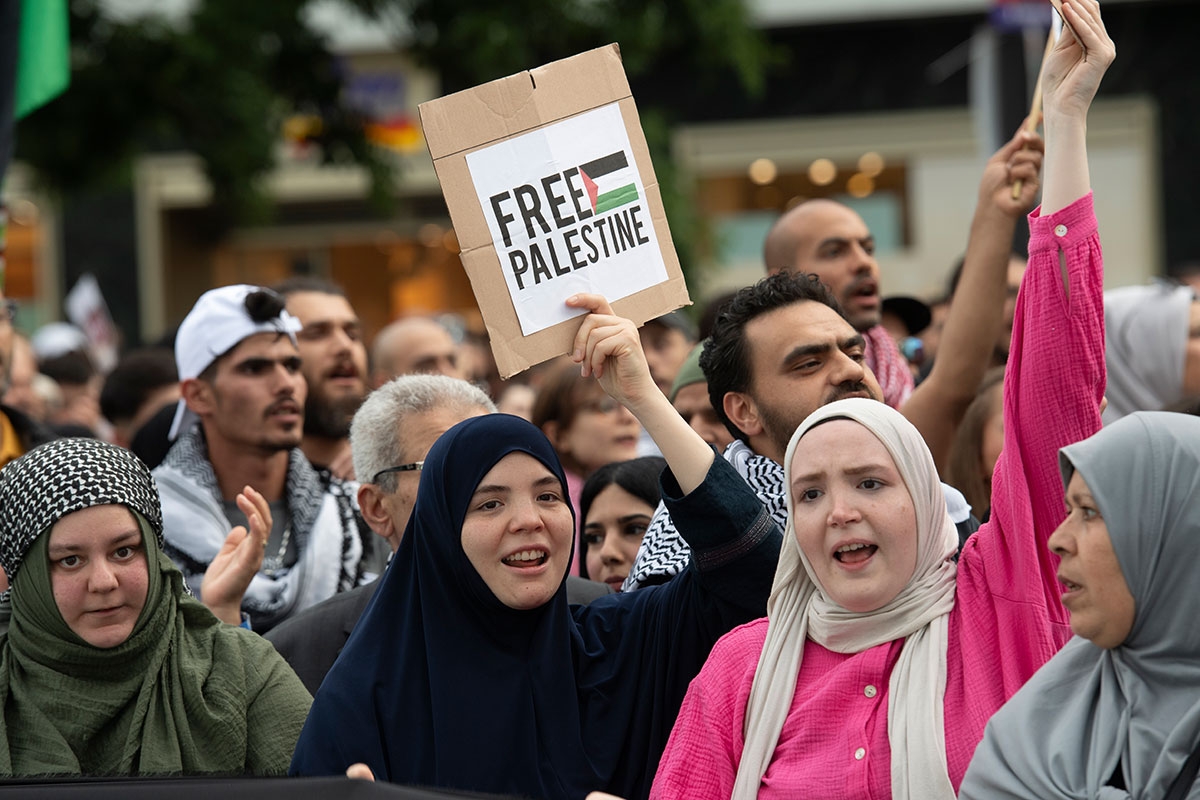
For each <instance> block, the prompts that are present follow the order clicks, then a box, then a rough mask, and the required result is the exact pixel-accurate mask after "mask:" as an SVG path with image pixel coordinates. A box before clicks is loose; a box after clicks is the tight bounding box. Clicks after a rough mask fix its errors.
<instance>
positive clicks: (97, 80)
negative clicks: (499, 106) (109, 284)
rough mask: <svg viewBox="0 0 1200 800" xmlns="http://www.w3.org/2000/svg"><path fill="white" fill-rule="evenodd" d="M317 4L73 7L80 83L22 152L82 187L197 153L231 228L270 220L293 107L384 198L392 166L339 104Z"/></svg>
mask: <svg viewBox="0 0 1200 800" xmlns="http://www.w3.org/2000/svg"><path fill="white" fill-rule="evenodd" d="M308 2H309V0H269V2H259V1H258V0H254V1H253V2H246V1H245V0H201V2H199V3H197V4H196V7H195V9H194V11H193V12H192V14H191V16H190V17H189V18H188V19H187V20H186V21H185V22H184V24H182V25H180V24H171V23H168V22H167V21H165V20H162V19H159V18H153V17H150V18H140V19H137V20H134V21H129V22H117V21H113V20H110V19H107V18H105V17H104V16H103V15H102V14H101V13H100V11H99V9H98V8H97V5H96V3H95V2H90V1H85V2H81V1H80V0H76V2H73V3H72V4H71V47H72V69H71V85H70V88H69V89H68V90H67V92H66V93H65V94H64V95H62V96H61V97H59V98H58V99H57V100H55V101H53V102H51V103H49V104H48V105H46V106H44V107H43V108H41V109H40V110H38V111H36V112H34V113H33V114H31V115H30V116H29V117H27V118H26V119H24V120H22V122H21V123H20V125H19V126H18V128H17V157H18V158H20V159H22V160H23V161H26V162H27V163H30V164H31V165H33V166H34V167H36V168H37V170H38V172H39V175H40V176H41V178H42V179H43V180H44V181H46V183H48V184H49V186H50V187H52V188H54V189H56V190H58V191H62V192H72V191H76V190H81V189H85V188H89V187H94V186H97V185H101V186H103V185H115V184H120V183H122V182H125V181H127V180H128V177H129V174H130V173H129V166H130V161H131V158H132V157H133V156H134V155H135V154H137V153H141V152H146V151H155V150H187V151H190V152H193V153H195V154H197V155H198V156H199V157H200V158H201V159H202V161H203V163H204V166H205V170H206V172H207V174H208V177H209V179H210V181H211V183H212V186H213V190H214V203H215V205H216V207H217V209H218V211H219V212H220V214H221V215H222V217H223V219H224V220H225V222H226V223H228V224H233V223H238V222H243V223H244V222H255V221H260V220H262V219H264V218H265V217H267V216H268V215H269V212H270V203H269V201H268V200H267V198H266V197H265V195H264V194H263V193H262V192H261V191H260V187H259V182H260V181H261V179H262V177H263V176H264V175H265V174H266V173H267V172H268V171H269V170H270V169H271V168H272V167H273V166H274V163H275V149H276V147H277V146H278V144H279V141H280V138H281V126H282V123H283V121H284V119H286V118H287V117H288V116H290V115H293V114H309V115H313V116H315V117H318V118H319V119H320V121H321V122H320V124H319V125H317V126H314V131H313V134H312V137H311V139H312V142H313V143H314V144H315V145H317V146H318V147H319V152H320V153H321V156H322V158H323V159H324V160H325V161H327V162H338V163H357V164H360V165H363V166H365V167H366V168H367V169H368V170H369V171H370V173H371V176H372V186H373V189H372V196H373V199H374V200H375V201H376V203H377V207H380V208H384V207H386V204H387V202H388V198H389V197H390V189H389V187H390V185H391V180H392V174H391V167H390V166H389V163H388V162H387V161H386V160H385V159H383V158H381V157H380V156H379V155H378V154H377V153H376V152H375V151H374V149H373V148H372V147H371V146H370V145H369V144H368V142H367V141H366V138H365V136H364V134H363V121H362V120H361V119H360V117H359V116H358V115H357V114H356V113H355V112H354V111H352V110H350V109H348V108H346V107H345V106H343V105H342V103H341V100H340V95H341V88H342V76H341V73H340V68H339V64H338V62H337V59H336V58H335V56H334V55H333V54H331V53H330V52H329V50H328V47H327V44H326V42H325V41H324V39H323V38H322V37H321V36H320V35H319V34H317V33H314V32H313V31H312V30H310V29H309V28H308V27H307V26H306V25H305V23H304V21H303V19H302V16H301V12H302V10H303V9H304V7H305V6H306V5H307V4H308Z"/></svg>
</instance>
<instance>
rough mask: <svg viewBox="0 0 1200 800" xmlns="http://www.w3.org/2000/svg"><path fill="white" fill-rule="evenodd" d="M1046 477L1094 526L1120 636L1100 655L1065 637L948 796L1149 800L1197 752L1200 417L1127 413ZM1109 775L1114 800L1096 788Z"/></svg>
mask: <svg viewBox="0 0 1200 800" xmlns="http://www.w3.org/2000/svg"><path fill="white" fill-rule="evenodd" d="M1059 466H1060V468H1061V470H1062V474H1063V482H1064V483H1065V482H1066V481H1068V480H1069V479H1070V477H1071V475H1072V473H1073V472H1074V471H1075V470H1078V471H1079V473H1080V474H1081V475H1082V476H1083V479H1084V481H1085V482H1086V483H1087V485H1088V488H1089V489H1091V493H1092V496H1093V497H1094V498H1095V500H1096V504H1097V505H1098V506H1099V509H1100V512H1101V514H1102V515H1103V516H1104V520H1105V523H1106V524H1107V527H1108V532H1109V536H1110V538H1111V539H1112V544H1113V550H1114V552H1115V553H1116V556H1117V561H1118V562H1119V563H1120V565H1121V571H1122V572H1123V573H1124V575H1125V582H1126V583H1127V584H1128V586H1129V591H1130V593H1131V594H1132V595H1133V598H1134V603H1135V613H1134V622H1133V628H1132V629H1131V630H1130V633H1129V637H1128V638H1127V639H1126V640H1125V641H1124V643H1122V644H1121V645H1120V646H1119V647H1116V648H1113V649H1112V650H1104V649H1102V648H1099V647H1096V646H1095V645H1093V644H1092V643H1091V642H1089V641H1087V640H1086V639H1081V638H1079V637H1075V638H1073V639H1071V641H1069V642H1068V643H1067V645H1066V646H1065V647H1064V648H1063V649H1062V651H1061V652H1059V654H1058V655H1056V656H1055V657H1054V658H1052V659H1051V660H1050V661H1049V662H1047V663H1046V665H1045V666H1043V667H1042V668H1041V669H1040V670H1039V671H1038V672H1037V673H1036V674H1035V675H1034V676H1033V678H1032V679H1030V681H1029V683H1027V684H1026V685H1025V686H1024V687H1023V688H1022V689H1021V690H1020V691H1019V692H1017V694H1016V695H1014V696H1013V698H1012V700H1010V701H1009V702H1008V704H1007V705H1005V706H1004V707H1003V708H1002V709H1000V711H999V712H997V713H996V715H995V716H994V717H992V719H991V721H990V722H989V723H988V726H987V730H986V732H985V734H984V738H983V742H982V743H981V744H980V745H979V747H978V749H977V750H976V751H975V757H974V758H973V759H972V761H971V766H970V768H969V769H968V770H967V774H966V776H965V777H964V778H963V783H962V787H961V789H960V792H959V797H960V798H989V800H990V799H991V798H1038V800H1051V799H1052V798H1104V799H1105V800H1110V799H1111V800H1116V799H1117V798H1134V799H1135V800H1136V799H1139V798H1161V797H1163V796H1164V795H1165V794H1166V792H1167V788H1168V787H1169V786H1170V785H1171V783H1172V781H1174V780H1175V778H1176V776H1177V775H1178V774H1179V772H1180V770H1181V769H1182V767H1183V762H1184V761H1185V760H1187V757H1188V755H1190V754H1191V752H1192V750H1193V749H1194V748H1195V747H1196V745H1197V743H1198V742H1200V625H1198V624H1197V622H1196V616H1197V613H1198V612H1200V580H1198V579H1197V575H1196V563H1197V560H1200V506H1198V505H1197V498H1198V497H1200V418H1197V417H1192V416H1187V415H1184V414H1173V413H1169V412H1140V413H1136V414H1132V415H1130V416H1128V417H1125V418H1124V419H1121V420H1120V421H1118V422H1116V423H1114V424H1113V425H1111V426H1109V427H1107V428H1104V429H1103V430H1101V431H1100V432H1099V433H1097V434H1096V435H1095V436H1092V437H1091V438H1089V439H1086V440H1084V441H1082V442H1080V443H1078V444H1074V445H1071V446H1070V447H1066V448H1063V450H1062V451H1060V453H1059ZM1118 767H1119V768H1120V770H1121V775H1122V776H1123V778H1124V781H1125V785H1126V786H1127V787H1129V790H1128V791H1127V792H1126V791H1122V790H1118V789H1114V788H1112V787H1108V786H1106V784H1107V783H1108V782H1109V779H1110V778H1111V777H1112V775H1113V773H1114V772H1115V771H1116V770H1117V769H1118ZM1188 796H1189V797H1191V798H1197V797H1200V785H1197V786H1195V787H1193V789H1192V791H1191V794H1189V795H1188Z"/></svg>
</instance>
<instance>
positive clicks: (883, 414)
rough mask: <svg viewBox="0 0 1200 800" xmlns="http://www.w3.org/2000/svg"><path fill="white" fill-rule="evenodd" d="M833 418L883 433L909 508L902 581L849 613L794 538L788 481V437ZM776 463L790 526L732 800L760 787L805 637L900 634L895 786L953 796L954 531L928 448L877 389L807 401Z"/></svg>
mask: <svg viewBox="0 0 1200 800" xmlns="http://www.w3.org/2000/svg"><path fill="white" fill-rule="evenodd" d="M831 419H850V420H853V421H855V422H858V423H859V424H861V425H863V426H864V427H866V428H867V429H868V430H869V431H871V433H873V434H874V435H875V436H876V438H878V439H879V441H881V442H882V443H883V445H884V447H886V448H887V451H888V453H889V454H890V455H891V457H892V460H893V461H895V463H896V467H897V469H898V470H899V472H900V476H901V477H902V478H903V480H904V484H905V486H906V487H907V489H908V492H909V495H910V496H911V497H912V501H913V506H914V509H915V510H916V518H917V540H918V541H917V564H916V569H915V570H914V571H913V575H912V577H911V578H910V579H909V581H908V583H907V584H906V585H905V587H904V588H903V589H902V590H901V591H900V593H899V594H898V595H896V597H894V598H893V599H892V600H891V602H889V603H888V604H887V605H885V606H883V607H882V608H879V609H876V610H875V611H870V612H865V613H856V612H852V611H848V610H846V609H845V608H842V607H841V606H839V605H838V604H837V603H835V602H834V601H833V600H831V599H830V598H829V597H828V596H827V595H826V594H825V590H824V589H823V588H822V587H821V585H820V584H819V583H818V582H817V580H816V579H815V577H814V576H813V571H812V567H811V565H810V564H809V563H808V560H807V559H806V558H805V557H804V553H803V552H801V550H800V546H799V544H798V542H797V540H796V531H795V523H794V510H793V507H792V495H791V488H790V487H791V484H792V474H793V471H792V459H793V457H794V456H795V452H796V445H797V443H798V442H799V441H800V439H801V437H803V436H804V435H805V434H806V433H807V432H808V431H810V430H812V428H813V427H814V426H815V425H817V424H819V423H821V422H825V421H827V420H831ZM784 470H785V473H786V476H787V480H786V482H785V484H784V486H785V491H786V492H787V509H788V521H787V530H786V532H785V535H784V538H783V549H782V552H781V553H780V556H779V568H778V569H777V570H776V572H775V582H774V584H773V585H772V587H771V597H770V599H769V600H768V601H767V617H768V618H769V619H770V625H769V627H768V629H767V638H766V641H765V642H764V644H763V651H762V655H761V656H760V657H759V661H758V669H757V671H756V672H755V675H754V683H753V685H752V686H751V689H750V699H749V701H748V704H747V708H746V719H745V728H744V733H745V738H746V742H745V745H744V747H743V749H742V758H741V762H740V764H739V765H738V774H737V780H736V782H735V783H734V789H733V798H734V800H749V799H750V798H754V797H757V796H758V789H759V786H760V784H761V783H762V778H763V775H765V774H766V771H767V767H768V766H769V765H770V763H771V759H772V756H773V755H774V752H775V746H776V743H777V742H778V741H779V734H780V732H781V731H782V730H783V724H784V721H785V720H786V719H787V715H788V711H789V709H790V708H791V704H792V698H793V695H794V693H795V687H796V676H797V674H798V673H799V670H800V662H801V660H802V659H803V658H804V645H805V641H806V640H807V639H812V640H813V641H815V642H817V643H818V644H820V645H822V646H823V647H827V648H829V649H830V650H833V651H834V652H838V653H858V652H862V651H863V650H867V649H870V648H872V647H875V646H876V645H880V644H884V643H886V642H890V641H894V640H896V639H899V638H902V637H906V641H905V643H904V650H903V652H902V653H901V655H900V660H899V661H898V662H897V664H896V667H895V669H893V670H892V676H891V679H890V682H889V684H888V739H889V741H890V743H891V750H892V797H893V798H895V800H941V799H942V798H946V799H947V800H949V799H950V798H953V797H954V789H953V787H952V786H951V784H950V777H949V769H948V767H947V764H946V736H945V723H944V715H943V696H944V694H945V689H946V647H947V642H948V638H949V637H948V631H949V625H948V621H949V620H948V615H949V613H950V610H951V609H952V608H954V580H955V575H956V565H955V563H954V560H953V557H954V553H955V552H956V549H957V546H958V535H957V533H956V531H955V528H954V523H952V522H951V521H950V516H949V514H947V512H946V500H945V497H944V496H943V494H942V488H941V483H940V482H939V481H938V475H937V469H936V468H935V467H934V464H933V457H932V456H931V455H930V454H929V448H928V447H926V445H925V441H924V440H923V439H922V438H921V435H920V434H919V433H918V432H917V429H916V428H914V427H913V426H912V424H911V423H910V422H909V421H908V420H906V419H905V418H904V417H902V416H901V415H900V413H899V412H898V411H895V410H894V409H892V408H889V407H888V406H886V405H884V404H883V403H880V402H877V401H874V400H866V399H860V398H855V399H849V400H839V401H837V402H835V403H830V404H829V405H826V406H823V407H822V408H820V409H818V410H817V411H815V412H813V413H812V414H811V415H810V416H809V417H808V418H807V419H805V420H804V422H803V423H802V424H801V425H800V427H799V428H798V429H797V430H796V432H795V433H794V434H793V435H792V439H791V441H790V442H789V443H788V448H787V455H786V457H785V460H784Z"/></svg>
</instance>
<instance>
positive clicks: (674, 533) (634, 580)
mask: <svg viewBox="0 0 1200 800" xmlns="http://www.w3.org/2000/svg"><path fill="white" fill-rule="evenodd" d="M722 457H723V458H724V459H725V460H726V461H728V462H729V463H730V464H732V465H733V468H734V469H736V470H737V472H738V474H739V475H741V476H742V478H743V479H745V481H746V483H747V484H749V485H750V488H751V489H753V490H754V493H755V494H757V495H758V499H759V500H761V501H762V504H763V505H764V506H766V508H767V513H768V514H770V515H771V518H772V519H773V520H775V523H776V524H777V525H779V527H780V529H782V528H783V526H784V523H786V522H787V498H786V497H785V496H784V494H785V493H784V491H783V488H784V483H783V467H782V466H781V465H780V464H778V463H777V462H775V461H772V460H771V459H769V458H767V457H766V456H760V455H759V454H758V453H755V452H754V451H753V450H751V449H750V448H749V447H748V446H747V445H746V443H745V442H743V441H741V440H740V439H734V440H733V442H732V443H730V445H729V446H728V447H726V448H725V452H724V453H722ZM691 555H692V551H691V548H689V547H688V544H687V542H685V541H684V539H683V537H682V536H681V535H680V534H679V531H678V530H677V529H676V528H675V523H674V522H673V521H672V520H671V515H670V514H668V513H667V507H666V505H665V504H663V503H661V502H660V503H659V504H658V508H657V509H655V511H654V518H653V519H652V520H651V521H650V527H649V528H648V529H647V530H646V535H645V536H643V537H642V544H641V547H640V548H639V549H638V554H637V559H636V560H635V561H634V562H633V567H632V569H630V570H629V576H628V577H627V578H625V584H624V585H623V586H622V587H621V589H622V591H626V592H628V591H632V590H634V589H640V588H642V587H643V586H654V585H655V584H659V583H665V582H666V581H667V580H669V579H670V578H672V577H674V576H675V575H678V574H679V573H680V572H683V570H684V569H685V568H686V567H687V565H688V559H690V558H691Z"/></svg>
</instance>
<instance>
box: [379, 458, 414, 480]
mask: <svg viewBox="0 0 1200 800" xmlns="http://www.w3.org/2000/svg"><path fill="white" fill-rule="evenodd" d="M424 468H425V462H424V461H414V462H412V463H411V464H401V465H400V466H398V467H388V468H387V469H381V470H379V472H376V473H375V477H374V478H371V483H379V478H380V477H381V476H383V475H387V474H388V473H391V472H420V471H421V470H423V469H424Z"/></svg>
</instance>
